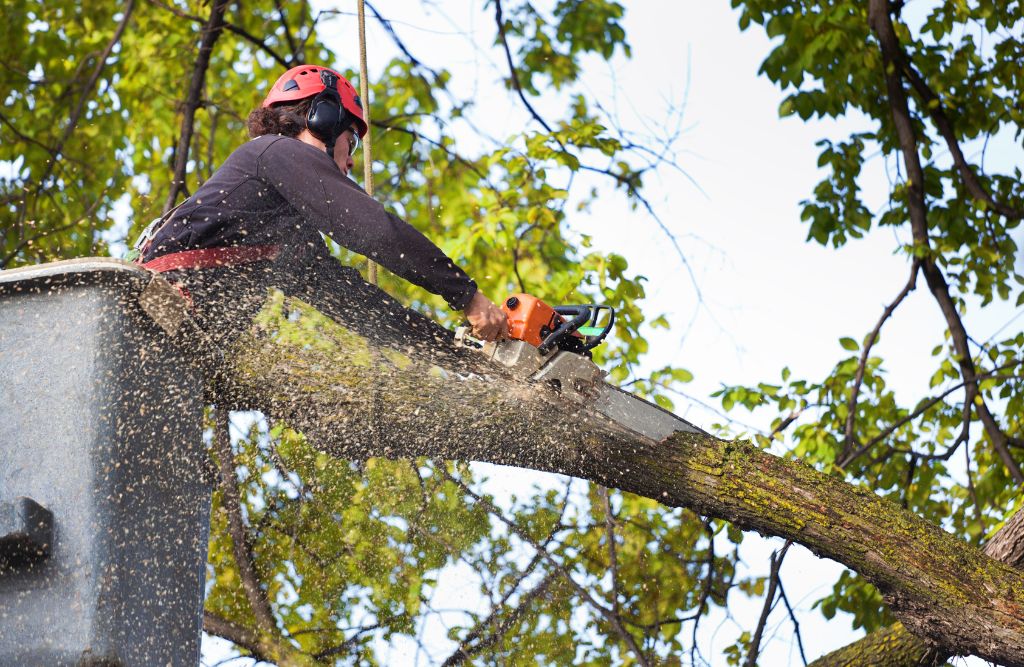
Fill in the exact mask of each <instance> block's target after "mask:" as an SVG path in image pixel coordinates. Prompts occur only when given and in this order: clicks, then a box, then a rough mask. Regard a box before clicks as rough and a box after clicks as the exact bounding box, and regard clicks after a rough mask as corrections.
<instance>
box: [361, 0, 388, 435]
mask: <svg viewBox="0 0 1024 667" xmlns="http://www.w3.org/2000/svg"><path fill="white" fill-rule="evenodd" d="M358 4H359V98H360V99H361V100H362V102H363V120H364V121H366V136H364V137H363V187H364V188H365V189H366V194H368V195H370V196H371V197H372V196H373V150H372V146H371V143H372V142H371V140H370V136H371V132H370V78H369V75H368V74H367V73H366V69H367V67H366V6H365V5H366V3H365V0H358ZM366 280H367V282H369V283H370V284H371V285H376V284H377V262H375V261H373V260H372V259H369V258H367V265H366ZM371 349H372V354H373V361H374V363H375V364H376V365H377V366H378V367H379V366H380V363H381V357H380V355H379V354H378V353H377V349H376V348H375V347H371ZM372 392H373V393H372V396H371V398H370V439H371V440H372V442H373V445H374V449H375V450H376V451H378V452H381V451H383V450H382V449H381V437H380V436H381V433H380V425H379V423H378V421H377V419H378V417H379V416H380V414H381V387H380V383H379V382H375V383H374V384H373V388H372Z"/></svg>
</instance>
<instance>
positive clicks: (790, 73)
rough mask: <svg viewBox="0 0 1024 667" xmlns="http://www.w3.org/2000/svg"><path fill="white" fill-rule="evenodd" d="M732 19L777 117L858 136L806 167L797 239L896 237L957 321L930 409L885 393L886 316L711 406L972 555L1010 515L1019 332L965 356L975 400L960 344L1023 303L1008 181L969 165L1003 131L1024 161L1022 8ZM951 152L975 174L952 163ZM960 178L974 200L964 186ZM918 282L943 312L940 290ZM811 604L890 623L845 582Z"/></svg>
mask: <svg viewBox="0 0 1024 667" xmlns="http://www.w3.org/2000/svg"><path fill="white" fill-rule="evenodd" d="M732 5H733V6H734V7H736V8H738V9H739V10H740V26H741V27H742V28H744V29H746V28H748V27H749V26H751V25H754V24H759V25H761V26H763V28H764V30H765V31H766V33H767V34H768V35H769V36H770V37H772V38H774V39H775V41H774V43H773V50H772V51H771V53H770V54H769V55H768V57H767V58H766V59H765V61H764V63H763V64H762V67H761V71H762V73H763V74H765V75H766V76H767V77H768V78H769V79H771V80H772V81H773V82H775V83H777V84H778V85H779V87H780V88H781V89H782V90H783V91H785V92H786V93H787V96H786V98H785V99H784V101H783V102H782V104H781V106H780V109H779V113H780V115H782V116H789V115H794V114H795V115H798V116H799V117H800V118H802V119H805V120H807V119H810V118H846V119H849V120H852V121H855V122H856V124H857V125H858V126H863V127H865V128H866V129H864V130H863V131H857V132H851V133H850V134H849V136H847V137H845V138H843V139H840V140H829V139H823V140H822V141H820V142H819V144H818V146H819V148H820V149H821V152H820V156H819V159H818V166H819V167H821V168H822V169H823V171H824V172H825V176H824V178H823V180H822V181H821V182H820V183H819V184H818V185H817V186H816V187H815V188H814V192H813V193H812V196H810V197H809V198H808V199H807V200H806V201H804V202H803V212H802V216H801V217H802V219H803V221H804V222H805V223H806V224H808V240H809V241H813V242H816V243H820V244H821V245H831V246H832V247H834V248H842V247H843V246H844V245H846V244H847V243H850V242H852V241H854V240H856V239H860V238H863V237H864V236H865V235H866V234H868V233H869V232H870V231H871V230H872V229H873V228H875V227H876V226H887V227H891V228H894V229H895V230H896V232H897V234H898V238H906V237H907V236H913V238H914V242H913V243H911V242H903V243H902V244H900V245H898V246H897V248H896V250H897V252H900V253H902V254H903V255H905V256H906V257H907V259H908V267H911V270H912V273H913V274H914V275H915V276H917V275H918V267H919V266H922V267H924V266H926V265H927V264H928V263H929V262H932V263H934V266H935V267H937V270H938V271H941V272H942V273H943V274H944V275H945V278H946V280H947V281H948V283H949V288H948V289H949V291H950V293H951V299H952V302H953V303H955V304H956V312H952V309H949V308H944V310H943V312H944V314H945V316H946V320H947V330H946V331H945V340H946V343H945V344H943V345H939V346H938V347H936V348H935V349H934V350H933V352H932V356H933V357H934V359H935V370H934V373H933V375H932V377H931V378H930V381H929V382H928V384H929V386H930V387H931V389H932V391H933V392H934V395H930V396H915V397H911V399H910V400H909V401H908V400H907V397H899V396H897V395H896V394H895V393H894V391H893V390H892V389H891V388H890V387H889V386H888V384H887V382H886V375H885V373H886V361H885V359H883V358H881V357H879V356H877V355H876V354H874V353H873V351H872V346H873V345H874V343H875V342H876V341H877V338H878V333H877V332H878V331H880V330H881V328H882V327H883V325H884V324H885V323H886V320H887V318H888V317H889V314H891V313H890V311H887V313H886V314H884V315H883V316H882V318H881V319H880V321H879V323H878V325H877V326H878V329H876V332H873V333H871V334H869V335H867V336H864V335H863V334H861V333H859V332H852V333H851V336H850V337H844V338H843V339H842V340H841V341H840V345H841V347H842V348H843V349H844V350H846V351H848V352H851V353H855V354H854V355H853V356H844V357H843V358H841V359H840V360H839V362H838V363H837V364H836V365H835V366H834V367H833V368H832V369H831V371H830V372H829V374H828V375H827V376H826V377H825V378H823V379H821V380H817V381H814V380H810V379H798V378H793V377H790V374H789V371H788V370H785V371H783V376H782V380H783V383H782V384H781V385H778V386H769V385H765V384H760V385H758V386H756V387H742V386H735V387H725V388H723V389H722V390H721V391H720V392H719V396H720V397H721V400H722V403H723V407H725V408H726V410H729V409H732V408H733V407H734V406H743V407H745V408H747V409H751V410H753V409H765V410H775V411H778V413H779V415H780V416H779V417H778V418H777V419H776V420H775V424H776V425H782V424H784V425H785V426H784V427H783V428H784V429H785V428H788V430H787V431H786V432H784V433H780V432H773V434H772V437H771V438H766V437H762V443H763V445H764V446H774V447H776V448H778V449H779V450H780V451H784V452H785V453H787V454H788V455H790V456H794V457H799V458H801V459H802V460H804V461H807V462H808V463H812V464H814V465H816V466H819V467H821V468H823V469H826V470H834V471H835V472H836V473H837V474H843V475H846V476H847V477H848V478H849V479H851V480H853V481H856V482H859V483H861V484H863V485H865V486H867V487H869V488H871V489H874V490H875V492H876V493H879V494H881V495H884V496H887V497H890V498H892V499H894V500H896V501H898V502H900V503H902V504H903V505H904V506H905V507H908V508H910V509H912V510H913V511H915V512H917V513H918V514H920V515H922V516H924V517H926V518H928V519H929V520H930V521H932V522H934V523H936V524H939V525H941V526H943V527H944V528H946V529H948V530H951V531H953V532H954V533H957V534H959V535H962V536H963V537H964V538H965V539H968V540H971V541H974V542H976V543H977V542H979V541H981V540H982V539H983V538H985V536H986V535H990V534H991V533H992V532H993V530H994V529H996V528H998V526H999V525H1000V523H1001V521H1003V520H1005V518H1006V517H1008V516H1009V514H1010V513H1011V512H1012V510H1015V509H1016V508H1017V505H1018V502H1017V498H1016V491H1015V489H1016V484H1015V482H1014V481H1013V479H1012V476H1011V474H1012V473H1011V470H1010V469H1009V468H1008V467H1007V464H1006V461H1005V460H1004V459H1002V458H1001V457H1000V456H999V455H998V454H997V451H996V444H995V443H997V442H998V441H1000V440H1005V441H1007V442H1009V443H1010V446H1011V447H1012V449H1011V450H1010V452H1011V454H1010V456H1011V457H1012V460H1014V461H1016V462H1017V464H1018V465H1019V463H1020V462H1021V461H1022V460H1024V456H1022V454H1021V449H1020V444H1021V439H1020V437H1021V423H1020V418H1019V415H1020V411H1019V405H1018V402H1017V401H1018V399H1017V398H1016V397H1017V396H1019V394H1020V392H1021V390H1022V388H1024V374H1022V372H1021V368H1020V366H1021V363H1022V361H1024V357H1022V347H1021V346H1022V343H1024V334H1019V333H1017V334H1014V335H1009V336H1007V337H1006V338H1004V339H1003V340H986V341H978V340H975V339H973V338H971V339H970V340H969V345H970V356H971V361H972V362H973V367H974V368H976V369H977V370H976V372H975V375H976V376H977V377H978V378H983V379H982V381H980V382H978V383H977V385H976V386H977V391H975V390H974V388H973V387H974V385H973V383H972V382H971V379H972V377H971V374H970V373H969V372H965V368H968V367H967V366H965V363H964V354H963V352H962V350H963V349H964V348H966V347H967V345H968V336H969V334H968V333H960V332H958V327H959V326H961V325H962V324H963V323H964V322H968V323H969V319H968V318H969V316H970V315H971V314H972V313H974V312H976V311H981V310H983V309H985V308H997V307H999V306H1002V308H1003V311H1000V312H1005V310H1006V306H1007V304H1006V303H1005V302H1007V301H1009V302H1011V303H1016V305H1019V304H1020V303H1021V299H1024V294H1022V292H1021V289H1020V285H1021V284H1022V283H1024V278H1022V277H1021V276H1020V275H1018V274H1017V273H1016V270H1015V263H1016V261H1017V258H1018V247H1017V244H1016V242H1015V241H1014V238H1013V235H1014V232H1015V230H1017V229H1018V228H1019V225H1020V222H1021V214H1020V211H1021V210H1022V209H1024V188H1022V180H1021V172H1020V169H1019V168H1016V167H1012V166H1011V167H1010V168H1009V170H1007V171H1004V172H986V170H985V164H984V162H983V160H984V155H985V153H984V150H981V151H980V152H979V153H974V152H972V149H971V147H972V146H975V145H980V146H984V145H985V144H986V143H987V142H988V141H989V139H993V138H995V136H996V135H997V134H1000V133H1002V135H1001V136H1002V137H1007V136H1011V135H1012V136H1013V137H1014V138H1015V141H1016V142H1017V143H1018V147H1019V140H1020V137H1021V134H1022V132H1021V130H1022V128H1024V124H1022V123H1024V116H1022V112H1021V104H1020V101H1021V100H1022V99H1024V79H1022V78H1021V72H1020V67H1019V66H1018V65H1015V64H1013V62H1014V61H1013V59H1014V58H1018V59H1019V57H1020V54H1021V43H1022V42H1021V35H1020V27H1021V23H1020V21H1021V7H1020V4H1019V3H1016V2H1010V3H998V2H987V1H985V0H982V1H980V2H971V3H967V2H954V1H949V2H935V3H929V4H928V6H927V7H926V8H920V7H918V8H915V9H916V10H917V11H916V12H914V13H913V14H911V12H910V8H909V5H908V7H907V8H906V9H905V8H904V4H903V3H902V2H897V3H888V4H887V3H865V2H852V1H845V0H828V1H819V0H807V1H801V2H782V1H779V0H733V2H732ZM869 5H872V6H877V7H880V8H881V11H880V12H879V15H878V18H876V21H878V20H879V19H881V20H883V21H888V22H891V24H892V26H893V29H894V32H895V34H896V36H897V39H898V48H899V50H900V53H899V54H897V55H896V56H895V59H894V61H893V62H889V64H888V65H887V64H886V57H884V49H883V47H882V45H881V43H880V38H879V36H878V29H877V24H875V27H873V24H872V23H871V20H870V18H871V17H870V16H869V12H870V11H871V7H870V6H869ZM904 14H908V15H909V16H904ZM1018 62H1019V60H1018ZM887 74H890V75H893V74H895V75H896V76H898V77H899V85H900V86H901V87H902V88H903V89H904V90H906V91H907V95H908V96H909V98H910V104H911V108H910V115H909V117H908V120H909V122H910V126H911V127H912V129H913V132H914V134H915V137H916V142H915V145H912V146H909V150H910V151H912V152H913V153H916V154H918V155H919V156H920V159H921V161H922V164H923V173H924V182H923V184H920V185H921V186H922V190H923V193H924V202H925V206H926V209H927V211H926V214H927V230H926V240H927V242H928V244H927V245H925V244H923V243H922V241H923V240H925V239H922V235H921V233H920V231H915V232H914V233H913V234H908V230H910V228H911V226H912V225H911V206H912V205H913V204H912V195H911V187H912V184H911V183H910V182H908V180H907V179H906V177H905V172H904V171H903V167H905V165H906V164H907V160H908V152H907V151H908V146H907V142H906V138H905V136H904V137H903V138H901V135H900V133H899V130H898V128H897V125H896V123H897V119H898V118H899V117H900V116H901V112H900V110H899V108H898V105H897V104H896V103H895V102H894V100H893V98H892V94H891V89H889V88H887V85H886V76H887ZM958 152H960V153H962V154H965V155H980V159H981V160H982V161H981V162H979V163H972V162H970V161H969V158H963V159H962V160H958V159H957V157H956V155H957V153H958ZM875 156H880V157H875ZM872 159H875V160H877V159H884V160H885V162H886V164H887V165H897V170H896V173H895V174H892V175H891V188H890V191H889V193H888V202H887V205H885V206H884V207H883V208H882V210H881V211H879V212H873V209H874V208H875V207H876V206H877V202H875V203H871V202H866V201H865V199H864V196H863V192H862V184H863V180H864V178H865V175H864V167H865V165H866V164H868V162H869V161H870V160H872ZM890 171H891V170H890ZM972 175H973V177H974V178H976V179H977V182H978V184H979V186H980V187H971V186H970V184H969V181H970V179H971V177H972ZM922 273H923V274H924V275H923V277H922V280H923V278H924V277H927V278H928V288H929V291H931V292H932V293H933V294H936V295H937V296H936V298H937V299H939V304H940V305H941V304H942V300H941V299H940V298H939V296H938V295H939V294H940V292H941V290H942V286H941V284H940V283H939V281H937V280H935V279H934V276H935V275H936V274H935V273H932V274H931V275H930V276H929V275H928V273H927V271H925V270H922ZM912 288H913V281H912V282H911V289H912ZM897 289H898V286H894V288H893V291H894V293H895V292H896V290H897ZM901 302H902V297H900V298H899V299H897V300H896V301H894V302H893V304H892V306H891V310H895V308H896V307H898V306H899V305H900V303H901ZM1000 302H1003V303H1002V304H1001V303H1000ZM856 353H859V354H856ZM859 378H862V379H859ZM854 392H856V393H854ZM958 398H959V400H958ZM987 408H991V409H992V410H993V411H995V412H997V413H998V414H997V416H996V417H995V420H996V422H997V423H996V424H995V425H993V424H991V423H989V424H986V423H985V418H984V416H983V414H982V412H983V410H985V409H987ZM851 411H852V413H853V414H852V415H851V414H850V412H851ZM790 424H795V425H793V426H789V425H790ZM954 456H956V458H955V459H954V458H953V457H954ZM960 461H966V462H967V463H966V466H964V465H963V464H961V463H960ZM819 604H820V606H821V609H822V611H823V613H824V614H825V615H826V616H827V617H831V616H832V615H833V614H834V613H835V610H837V609H842V610H845V611H848V612H850V613H851V614H853V618H854V624H855V626H856V627H864V628H866V629H868V630H872V629H875V628H877V627H879V626H881V625H884V624H888V623H890V622H891V620H892V619H891V617H890V616H889V614H888V613H887V611H886V609H885V607H884V604H883V601H882V599H881V596H879V595H878V594H877V592H875V591H874V590H873V589H872V588H871V587H870V586H868V585H866V584H865V583H863V582H862V581H861V580H859V579H858V578H857V576H856V575H854V574H851V573H847V574H844V575H843V577H842V578H841V579H840V580H839V581H838V582H836V584H835V587H834V591H833V593H832V594H831V595H829V596H828V597H826V598H824V599H823V600H821V601H819Z"/></svg>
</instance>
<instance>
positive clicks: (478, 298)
mask: <svg viewBox="0 0 1024 667" xmlns="http://www.w3.org/2000/svg"><path fill="white" fill-rule="evenodd" d="M462 312H463V313H464V314H465V315H466V319H467V320H469V324H470V326H471V327H473V335H474V336H476V337H477V338H479V339H481V340H503V339H505V338H508V318H507V317H505V313H504V312H503V311H502V310H501V308H498V307H497V306H495V305H494V304H493V303H491V300H490V299H488V298H487V297H485V296H484V295H483V292H481V291H480V290H477V292H476V294H474V295H473V298H472V299H470V301H469V305H468V306H466V309H465V310H464V311H462Z"/></svg>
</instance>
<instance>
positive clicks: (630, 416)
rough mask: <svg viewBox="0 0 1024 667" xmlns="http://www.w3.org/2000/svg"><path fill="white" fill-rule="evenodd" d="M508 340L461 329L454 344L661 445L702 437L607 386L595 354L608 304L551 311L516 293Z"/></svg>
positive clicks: (610, 318) (508, 309) (610, 319)
mask: <svg viewBox="0 0 1024 667" xmlns="http://www.w3.org/2000/svg"><path fill="white" fill-rule="evenodd" d="M501 309H502V311H504V313H505V316H506V317H507V318H508V324H509V340H500V341H494V342H483V341H479V340H476V339H474V338H473V337H472V336H471V334H470V331H469V328H468V327H459V328H458V329H456V332H455V343H456V345H458V346H460V347H467V348H473V349H476V350H478V351H479V352H480V353H482V354H483V355H484V356H485V357H487V358H488V359H490V360H491V361H492V362H493V363H496V364H498V365H500V366H503V367H504V368H505V369H506V370H508V371H509V372H511V373H512V375H514V376H515V377H518V378H520V379H523V380H526V381H529V382H536V383H540V384H543V385H546V386H547V387H548V388H549V389H551V390H552V391H554V392H555V393H556V394H557V395H559V396H560V397H561V398H563V399H566V400H569V401H572V402H574V403H577V404H580V405H583V406H586V407H587V408H588V409H590V410H592V411H594V412H597V413H598V414H600V415H603V416H604V417H606V418H608V419H611V420H612V421H614V422H617V423H618V424H619V425H620V426H623V427H625V428H627V429H629V430H631V431H633V432H635V433H638V434H639V435H642V436H644V437H647V438H651V439H653V440H656V441H661V440H664V439H665V438H667V437H668V436H670V435H672V434H673V433H675V432H676V431H687V432H690V433H704V431H702V430H701V429H699V428H697V427H696V426H694V425H693V424H691V423H690V422H688V421H686V420H685V419H682V418H681V417H677V416H676V415H674V414H672V413H671V412H669V411H668V410H665V409H663V408H661V407H659V406H657V405H654V404H653V403H649V402H648V401H645V400H644V399H642V398H640V397H639V396H634V395H633V394H630V393H629V392H626V391H623V390H622V389H619V388H618V387H615V386H613V385H610V384H608V383H607V382H605V381H604V378H605V376H606V375H607V373H605V371H602V370H601V369H600V368H599V367H598V366H597V364H595V363H594V362H593V361H592V358H591V350H593V349H594V348H595V347H597V346H598V345H600V344H601V343H602V342H604V340H605V339H606V338H607V337H608V334H609V333H610V332H611V330H612V327H613V326H614V325H615V309H614V308H612V307H611V306H605V305H596V304H589V305H572V306H549V305H548V304H546V303H544V302H543V301H541V300H540V299H538V298H537V297H534V296H531V295H529V294H513V295H512V296H510V297H508V298H507V299H505V302H504V303H503V304H502V307H501Z"/></svg>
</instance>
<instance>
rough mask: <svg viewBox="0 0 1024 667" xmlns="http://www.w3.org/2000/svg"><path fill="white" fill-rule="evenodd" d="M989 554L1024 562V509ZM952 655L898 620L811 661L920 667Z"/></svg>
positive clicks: (828, 666)
mask: <svg viewBox="0 0 1024 667" xmlns="http://www.w3.org/2000/svg"><path fill="white" fill-rule="evenodd" d="M984 552H985V554H986V555H987V556H989V557H990V558H994V559H996V560H998V561H1002V562H1003V563H1006V564H1007V565H1010V566H1012V567H1015V568H1018V569H1020V568H1021V567H1022V566H1024V511H1018V512H1017V513H1016V514H1014V515H1013V516H1012V517H1010V520H1009V521H1007V522H1006V525H1004V526H1003V527H1002V528H1001V529H1000V530H999V532H997V533H996V534H995V535H994V536H993V537H992V539H991V540H990V541H989V542H988V544H986V545H985V549H984ZM950 657H951V654H950V653H948V652H945V651H936V650H934V649H933V648H931V647H929V646H928V645H927V644H926V643H925V642H923V641H921V640H920V639H918V638H917V637H915V636H914V635H913V634H911V633H910V631H909V630H907V629H906V628H905V627H904V626H903V624H902V623H896V624H894V625H891V626H889V627H886V628H880V629H878V630H875V631H874V632H869V633H868V634H867V635H865V636H864V637H862V638H861V639H858V640H857V641H855V642H853V643H852V644H848V645H846V646H844V647H843V648H841V649H838V650H836V651H833V652H832V653H829V654H827V655H823V656H822V657H820V658H818V659H817V660H815V661H814V662H813V663H811V667H847V666H851V667H852V666H853V665H877V666H878V667H918V666H920V665H941V664H945V662H946V661H947V660H948V659H949V658H950Z"/></svg>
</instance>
